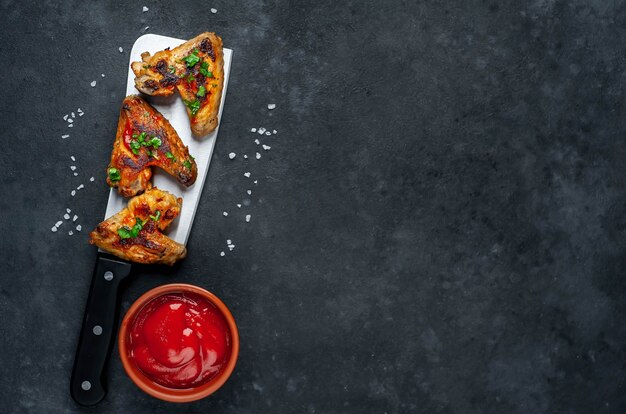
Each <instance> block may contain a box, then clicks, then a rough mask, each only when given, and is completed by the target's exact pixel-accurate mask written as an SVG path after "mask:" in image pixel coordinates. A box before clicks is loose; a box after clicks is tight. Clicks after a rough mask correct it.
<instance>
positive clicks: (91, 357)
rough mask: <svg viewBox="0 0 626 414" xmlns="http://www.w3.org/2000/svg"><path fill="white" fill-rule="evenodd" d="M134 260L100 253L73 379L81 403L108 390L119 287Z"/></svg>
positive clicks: (72, 387)
mask: <svg viewBox="0 0 626 414" xmlns="http://www.w3.org/2000/svg"><path fill="white" fill-rule="evenodd" d="M130 269H131V264H130V263H128V262H124V261H122V260H118V259H114V258H113V257H112V256H108V255H105V254H102V253H98V260H97V262H96V267H95V269H94V272H93V279H92V280H91V288H90V289H89V297H88V298H87V307H86V308H85V317H84V318H83V326H82V328H81V331H80V339H79V341H78V349H77V350H76V359H75V360H74V369H73V370H72V379H71V382H70V393H71V394H72V398H73V399H74V401H76V402H77V403H78V404H80V405H95V404H98V403H99V402H100V401H102V399H103V398H104V396H105V395H106V393H107V390H106V383H105V375H104V372H105V368H106V366H107V362H108V360H109V356H110V355H111V346H112V345H113V339H114V337H115V332H116V331H117V314H118V312H117V305H118V297H117V294H118V288H119V286H120V282H121V281H122V280H123V279H125V278H126V277H127V276H128V275H129V274H130Z"/></svg>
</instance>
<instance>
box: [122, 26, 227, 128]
mask: <svg viewBox="0 0 626 414" xmlns="http://www.w3.org/2000/svg"><path fill="white" fill-rule="evenodd" d="M141 58H142V61H141V62H133V63H132V64H131V67H132V69H133V72H134V73H135V87H136V88H137V89H138V90H139V91H141V92H143V93H145V94H147V95H153V96H157V95H161V96H166V95H171V94H173V93H174V89H178V92H179V93H180V95H181V97H182V98H183V101H184V102H185V105H186V106H187V114H188V115H189V119H190V121H191V132H193V134H194V135H195V136H197V137H203V136H205V135H207V134H209V133H210V132H212V131H214V130H215V128H217V123H218V119H217V114H218V111H219V109H220V102H221V99H222V89H223V87H224V51H223V49H222V39H221V38H220V37H219V36H217V35H216V34H215V33H208V32H206V33H202V34H200V35H198V36H196V37H195V38H193V39H191V40H189V41H187V42H185V43H183V44H182V45H180V46H177V47H175V48H174V49H172V50H168V49H165V50H162V51H160V52H157V53H155V54H154V56H150V53H148V52H144V53H142V54H141Z"/></svg>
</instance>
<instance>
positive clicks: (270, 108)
mask: <svg viewBox="0 0 626 414" xmlns="http://www.w3.org/2000/svg"><path fill="white" fill-rule="evenodd" d="M274 108H276V104H267V109H269V110H272V109H274Z"/></svg>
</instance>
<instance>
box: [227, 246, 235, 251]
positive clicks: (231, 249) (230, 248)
mask: <svg viewBox="0 0 626 414" xmlns="http://www.w3.org/2000/svg"><path fill="white" fill-rule="evenodd" d="M234 248H235V245H234V244H229V245H228V250H230V251H231V252H232V251H233V249H234Z"/></svg>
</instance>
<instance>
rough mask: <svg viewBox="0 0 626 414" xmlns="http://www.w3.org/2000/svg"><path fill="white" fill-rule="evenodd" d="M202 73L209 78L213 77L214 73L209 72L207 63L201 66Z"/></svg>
mask: <svg viewBox="0 0 626 414" xmlns="http://www.w3.org/2000/svg"><path fill="white" fill-rule="evenodd" d="M200 73H202V74H203V75H204V76H206V77H207V78H212V77H213V72H211V71H210V70H209V64H208V63H207V62H202V65H200Z"/></svg>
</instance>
